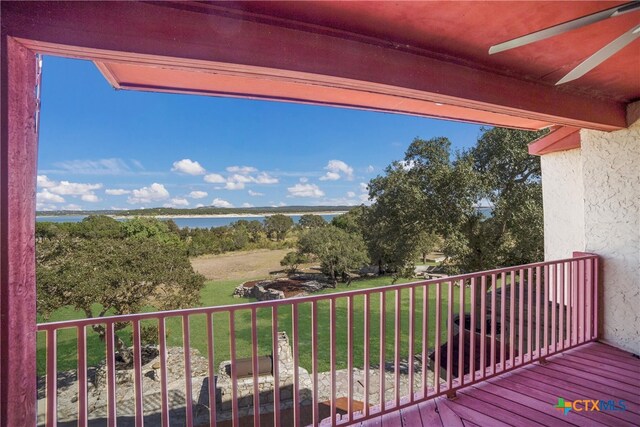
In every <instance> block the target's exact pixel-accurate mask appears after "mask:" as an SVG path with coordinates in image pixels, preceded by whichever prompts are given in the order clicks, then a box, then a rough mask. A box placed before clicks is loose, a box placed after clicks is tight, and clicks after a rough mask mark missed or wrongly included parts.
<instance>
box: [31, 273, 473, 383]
mask: <svg viewBox="0 0 640 427" xmlns="http://www.w3.org/2000/svg"><path fill="white" fill-rule="evenodd" d="M407 281H408V280H407V279H403V280H399V281H398V282H397V283H403V282H407ZM241 282H242V280H231V281H229V280H227V281H209V282H207V283H206V286H205V288H204V289H203V290H202V301H201V302H202V306H220V305H233V304H240V303H248V302H251V301H253V300H251V299H246V298H243V299H238V298H234V297H232V296H231V295H232V292H233V288H234V287H236V286H237V285H238V284H239V283H241ZM390 284H391V278H389V277H381V278H373V279H366V280H361V281H355V282H353V283H352V284H351V286H350V287H348V288H347V287H346V286H345V285H339V287H338V289H325V290H323V291H322V292H320V293H321V294H329V293H334V292H342V291H346V290H355V289H365V288H375V287H384V286H387V285H390ZM316 295H317V294H316ZM465 295H466V298H465V300H466V301H465V305H466V309H467V310H468V308H469V292H466V294H465ZM435 296H436V291H435V287H434V286H430V290H429V295H428V299H429V316H428V317H429V322H428V324H429V326H428V347H433V343H434V336H435V335H434V334H435V332H434V327H435V304H436V301H435V299H436V298H435ZM422 298H423V295H422V290H421V289H418V290H417V291H416V307H415V308H416V309H415V312H414V313H415V341H414V343H415V344H414V345H415V352H416V353H419V352H420V351H421V350H420V349H421V347H422ZM454 302H455V305H454V313H455V312H457V310H459V288H458V287H454ZM447 305H448V302H447V285H443V286H442V317H441V318H442V329H443V331H444V332H443V342H444V338H445V335H446V327H445V325H446V323H445V318H446V310H447ZM409 307H410V303H409V291H408V290H405V291H402V293H401V343H402V347H401V354H402V356H403V357H406V356H407V355H408V354H409ZM298 315H299V322H298V329H299V335H300V338H299V341H300V343H299V345H298V349H299V355H300V364H301V365H302V366H303V367H304V368H306V369H307V370H309V371H311V304H310V303H304V304H302V305H300V306H299V309H298ZM370 315H371V317H370V319H371V320H370V322H371V328H370V338H369V344H370V363H371V364H378V363H379V352H380V333H379V332H380V331H379V330H380V298H379V296H378V295H374V296H373V297H372V298H371V303H370ZM83 317H84V315H83V313H80V312H77V311H75V310H73V309H71V308H63V309H60V310H58V311H56V312H55V313H54V314H53V315H52V317H51V319H50V321H59V320H69V319H79V318H83ZM257 318H258V346H259V353H260V354H261V355H270V354H271V309H270V308H266V309H260V310H258V312H257ZM38 321H42V319H38ZM153 323H154V322H151V321H150V322H147V323H146V324H153ZM278 323H279V330H281V331H282V330H284V331H286V332H287V334H288V336H289V338H290V340H292V339H293V335H292V333H291V324H292V310H291V305H283V306H281V307H280V308H279V312H278ZM142 324H143V325H144V324H145V322H143V323H142ZM213 324H214V340H215V363H216V367H217V366H218V364H219V363H220V362H222V361H223V360H228V359H229V315H228V314H227V313H220V314H215V315H214V316H213ZM190 326H191V333H190V340H191V347H194V348H197V349H198V350H199V351H200V353H201V354H202V355H203V356H206V354H207V338H206V318H205V316H204V315H194V316H191V318H190ZM167 328H168V336H167V342H168V345H169V346H182V339H183V338H182V320H181V318H170V319H168V320H167ZM235 329H236V340H235V343H236V349H237V357H239V358H242V357H250V356H251V312H250V310H241V311H237V312H236V314H235ZM317 329H318V335H317V338H318V367H319V371H327V370H329V368H330V317H329V302H328V301H322V302H319V303H318V328H317ZM394 332H395V292H386V323H385V334H386V339H385V348H386V350H385V352H386V353H385V354H386V360H388V361H390V360H393V355H394ZM118 336H120V337H121V338H122V339H123V340H124V341H125V342H127V343H130V342H131V330H130V327H128V328H126V329H124V330H121V331H119V332H118ZM336 342H337V352H336V361H337V367H338V368H339V369H340V368H346V366H347V354H348V346H347V298H340V299H338V300H337V305H336ZM363 342H364V297H362V296H357V297H354V340H353V343H354V345H353V349H352V350H351V351H352V354H353V357H354V363H355V365H356V366H359V367H361V366H363V364H364V346H363ZM87 348H88V355H87V357H88V359H87V361H88V364H89V366H92V365H96V364H98V363H99V362H100V361H101V360H103V359H104V358H105V346H104V343H103V342H101V340H100V339H99V338H98V336H97V335H96V334H95V333H94V332H93V331H91V330H89V331H88V333H87ZM57 351H58V370H70V369H75V368H76V366H77V365H76V364H77V358H76V357H77V356H76V352H77V347H76V330H75V329H70V330H62V331H60V332H58V347H57ZM45 356H46V348H45V335H44V333H40V334H39V335H38V373H39V374H44V372H45Z"/></svg>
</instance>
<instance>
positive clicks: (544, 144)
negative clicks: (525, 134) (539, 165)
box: [529, 126, 581, 156]
mask: <svg viewBox="0 0 640 427" xmlns="http://www.w3.org/2000/svg"><path fill="white" fill-rule="evenodd" d="M580 147H581V139H580V129H578V128H572V127H568V126H561V127H558V128H556V129H554V130H553V131H552V132H550V133H548V134H546V135H545V136H543V137H541V138H538V139H536V140H535V141H533V142H532V143H531V144H529V154H533V155H535V156H542V155H543V154H549V153H555V152H558V151H566V150H573V149H574V148H580Z"/></svg>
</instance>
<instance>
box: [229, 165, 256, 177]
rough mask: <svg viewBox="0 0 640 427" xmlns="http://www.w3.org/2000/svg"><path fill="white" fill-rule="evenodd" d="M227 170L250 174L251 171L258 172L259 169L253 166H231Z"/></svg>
mask: <svg viewBox="0 0 640 427" xmlns="http://www.w3.org/2000/svg"><path fill="white" fill-rule="evenodd" d="M227 172H231V173H239V174H242V175H249V174H250V173H254V172H258V169H256V168H254V167H253V166H229V167H228V168H227Z"/></svg>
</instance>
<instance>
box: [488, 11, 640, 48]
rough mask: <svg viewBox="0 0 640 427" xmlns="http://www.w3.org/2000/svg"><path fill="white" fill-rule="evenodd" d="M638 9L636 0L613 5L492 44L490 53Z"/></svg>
mask: <svg viewBox="0 0 640 427" xmlns="http://www.w3.org/2000/svg"><path fill="white" fill-rule="evenodd" d="M638 10H640V2H638V1H634V2H631V3H627V4H623V5H621V6H616V7H613V8H611V9H607V10H603V11H601V12H596V13H594V14H591V15H587V16H583V17H582V18H578V19H573V20H571V21H567V22H564V23H562V24H558V25H554V26H553V27H549V28H545V29H544V30H540V31H536V32H535V33H530V34H527V35H525V36H522V37H518V38H515V39H512V40H508V41H506V42H503V43H499V44H496V45H494V46H491V47H490V48H489V55H493V54H495V53H498V52H503V51H505V50H509V49H513V48H516V47H520V46H524V45H527V44H530V43H534V42H537V41H539V40H544V39H546V38H549V37H553V36H556V35H558V34H562V33H566V32H567V31H571V30H575V29H577V28H580V27H584V26H585V25H589V24H594V23H596V22H599V21H603V20H605V19H609V18H613V17H616V16H620V15H623V14H625V13H629V12H634V11H638Z"/></svg>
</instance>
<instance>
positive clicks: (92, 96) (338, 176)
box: [38, 56, 480, 210]
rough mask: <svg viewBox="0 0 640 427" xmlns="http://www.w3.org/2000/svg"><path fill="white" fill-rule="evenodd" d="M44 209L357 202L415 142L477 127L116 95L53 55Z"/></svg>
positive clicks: (42, 175)
mask: <svg viewBox="0 0 640 427" xmlns="http://www.w3.org/2000/svg"><path fill="white" fill-rule="evenodd" d="M41 96H42V110H41V119H40V120H41V121H40V146H39V164H38V210H53V209H132V208H145V207H146V208H148V207H157V206H175V207H196V206H200V205H205V206H210V205H215V206H221V207H231V206H234V207H242V206H281V205H337V204H340V205H355V204H360V203H362V202H363V201H365V199H366V183H367V182H368V181H369V180H370V179H371V178H373V177H375V176H376V175H378V174H380V173H382V172H383V169H384V168H385V167H386V166H387V165H388V164H389V163H390V162H392V161H393V160H400V159H402V157H403V154H404V151H405V149H406V148H407V146H408V145H409V144H410V143H411V141H412V140H413V139H414V138H415V137H421V138H425V139H427V138H431V137H435V136H446V137H448V138H449V139H450V140H451V141H452V143H453V145H454V148H466V147H469V146H471V145H473V144H474V143H475V141H476V139H477V137H478V135H479V133H480V127H479V126H477V125H471V124H464V123H457V122H448V121H443V120H432V119H426V118H420V117H410V116H403V115H396V114H386V113H375V112H368V111H358V110H348V109H338V108H330V107H320V106H310V105H300V104H288V103H281V102H265V101H252V100H241V99H230V98H215V97H205V96H193V95H173V94H160V93H148V92H132V91H116V90H114V89H113V88H112V87H111V86H110V85H109V84H108V83H107V81H106V80H105V79H104V78H103V77H102V75H101V74H100V72H99V71H98V69H97V68H96V67H95V66H94V65H93V64H92V63H91V62H86V61H77V60H70V59H63V58H55V57H48V56H47V57H45V58H44V61H43V82H42V95H41Z"/></svg>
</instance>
